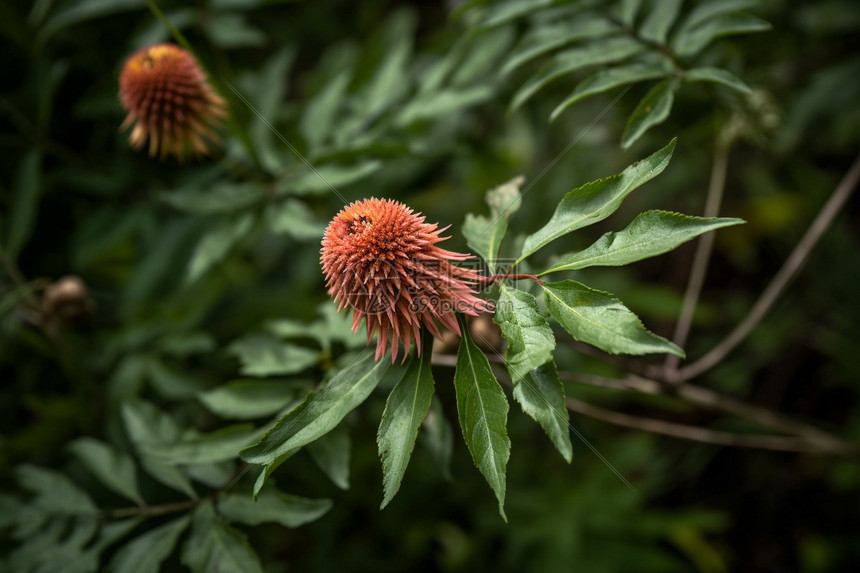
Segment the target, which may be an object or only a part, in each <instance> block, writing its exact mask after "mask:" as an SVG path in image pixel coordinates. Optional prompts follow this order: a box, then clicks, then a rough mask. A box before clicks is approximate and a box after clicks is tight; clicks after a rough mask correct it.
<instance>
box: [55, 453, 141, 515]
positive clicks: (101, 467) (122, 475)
mask: <svg viewBox="0 0 860 573" xmlns="http://www.w3.org/2000/svg"><path fill="white" fill-rule="evenodd" d="M69 450H70V451H71V452H72V453H73V454H74V455H75V457H77V458H78V460H79V461H80V462H81V463H82V464H83V465H84V467H85V468H87V470H88V471H89V472H90V473H91V474H93V475H94V476H95V477H96V478H97V479H98V480H99V481H100V482H101V483H102V484H104V486H105V487H107V488H108V489H110V490H111V491H113V492H114V493H117V494H119V495H121V496H123V497H125V498H126V499H130V500H131V501H133V502H135V503H136V504H138V505H143V503H144V501H143V496H141V495H140V489H139V488H138V485H137V468H136V467H135V465H134V460H132V459H131V456H128V455H126V454H124V453H123V452H120V451H118V450H116V449H114V448H112V447H111V446H109V445H107V444H106V443H104V442H101V441H99V440H96V439H93V438H88V437H82V438H78V439H76V440H74V441H73V442H72V443H70V444H69Z"/></svg>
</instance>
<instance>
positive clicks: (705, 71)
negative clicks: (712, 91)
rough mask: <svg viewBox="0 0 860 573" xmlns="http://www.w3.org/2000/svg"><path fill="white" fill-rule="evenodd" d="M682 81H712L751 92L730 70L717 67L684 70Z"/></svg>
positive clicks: (743, 91) (739, 90) (737, 89)
mask: <svg viewBox="0 0 860 573" xmlns="http://www.w3.org/2000/svg"><path fill="white" fill-rule="evenodd" d="M684 81H687V82H713V83H715V84H722V85H724V86H727V87H730V88H732V89H733V90H736V91H738V92H740V93H742V94H751V93H752V89H751V88H750V87H749V86H748V85H746V84H745V83H744V81H743V80H742V79H740V78H739V77H737V76H736V75H734V74H733V73H731V72H728V71H726V70H721V69H719V68H694V69H692V70H687V71H686V72H684Z"/></svg>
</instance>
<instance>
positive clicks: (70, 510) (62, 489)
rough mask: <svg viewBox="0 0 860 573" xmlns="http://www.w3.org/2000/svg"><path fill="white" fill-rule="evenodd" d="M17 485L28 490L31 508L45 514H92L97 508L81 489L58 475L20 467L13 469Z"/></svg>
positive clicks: (43, 470)
mask: <svg viewBox="0 0 860 573" xmlns="http://www.w3.org/2000/svg"><path fill="white" fill-rule="evenodd" d="M15 477H16V478H17V481H18V485H20V486H21V487H22V488H24V489H27V490H29V491H32V492H33V493H35V494H36V497H35V498H34V499H33V500H32V501H31V502H30V503H31V504H32V505H33V506H35V507H36V508H38V509H40V510H41V511H43V512H48V513H49V514H70V515H95V514H97V513H98V508H97V507H96V506H95V504H94V503H93V502H92V500H91V499H90V496H88V495H87V494H86V493H85V492H84V491H83V490H81V489H80V488H79V487H78V486H76V485H75V484H74V483H73V482H72V481H71V480H70V479H69V478H67V477H66V476H64V475H63V474H61V473H59V472H55V471H53V470H47V469H44V468H40V467H37V466H33V465H29V464H24V465H20V466H18V467H17V468H16V470H15Z"/></svg>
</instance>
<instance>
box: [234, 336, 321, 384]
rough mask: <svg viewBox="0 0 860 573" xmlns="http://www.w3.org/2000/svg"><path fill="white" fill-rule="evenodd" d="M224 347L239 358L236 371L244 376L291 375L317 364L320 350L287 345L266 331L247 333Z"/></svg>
mask: <svg viewBox="0 0 860 573" xmlns="http://www.w3.org/2000/svg"><path fill="white" fill-rule="evenodd" d="M227 350H228V351H229V352H230V353H231V354H233V355H234V356H236V357H238V358H239V362H240V363H241V365H242V366H241V368H240V369H239V372H241V373H242V374H244V375H246V376H273V375H279V374H294V373H296V372H300V371H302V370H304V369H305V368H308V367H309V366H313V365H314V364H316V363H317V362H318V361H319V359H320V355H319V352H317V351H315V350H311V349H309V348H304V347H303V346H296V345H295V344H286V343H283V342H281V341H279V340H278V339H277V338H275V337H274V336H271V335H269V334H250V335H248V336H244V337H242V338H240V339H239V340H236V341H235V342H233V343H232V344H231V345H230V346H229V347H228V348H227Z"/></svg>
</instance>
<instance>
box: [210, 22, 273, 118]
mask: <svg viewBox="0 0 860 573" xmlns="http://www.w3.org/2000/svg"><path fill="white" fill-rule="evenodd" d="M202 24H203V26H204V29H205V30H206V32H207V34H208V36H209V39H210V40H211V41H212V43H213V44H215V45H216V46H218V47H219V48H222V49H224V50H231V49H236V48H247V47H252V48H255V47H261V46H264V45H265V44H266V35H265V34H264V33H263V32H262V31H261V30H259V29H258V28H255V27H253V26H251V25H250V24H248V20H247V19H246V17H245V15H244V14H225V13H223V12H222V13H218V12H213V13H212V14H210V15H209V17H208V18H206V19H205V20H203V22H202ZM266 87H267V88H268V89H271V88H272V85H271V84H269V85H267V86H266ZM262 113H265V112H262Z"/></svg>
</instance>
